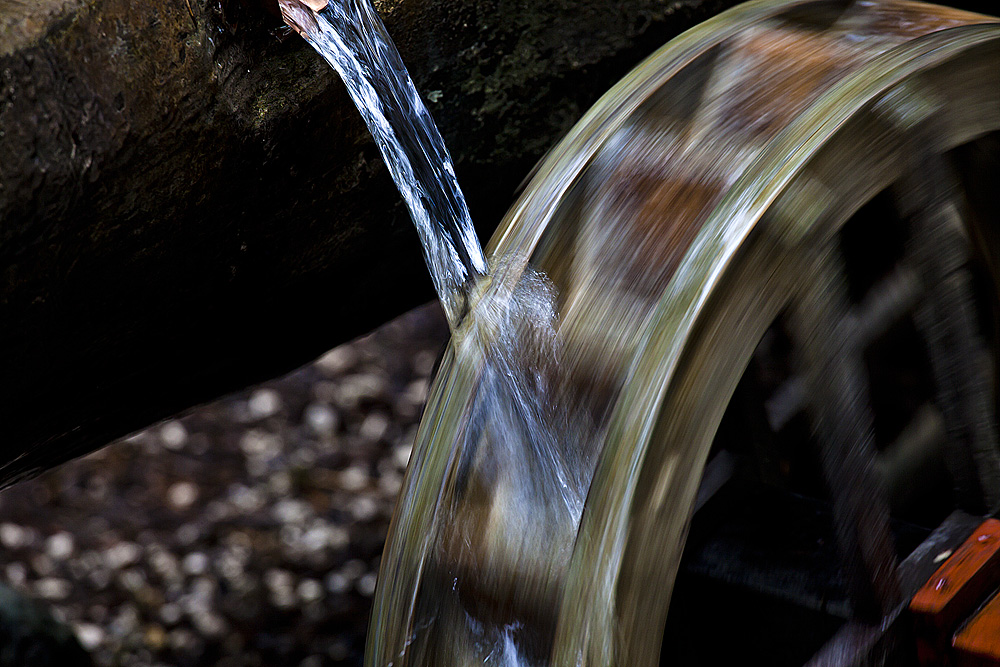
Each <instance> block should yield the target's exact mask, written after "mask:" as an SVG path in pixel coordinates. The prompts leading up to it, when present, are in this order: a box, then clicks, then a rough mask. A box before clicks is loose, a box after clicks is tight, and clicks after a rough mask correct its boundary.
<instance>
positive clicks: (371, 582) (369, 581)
mask: <svg viewBox="0 0 1000 667" xmlns="http://www.w3.org/2000/svg"><path fill="white" fill-rule="evenodd" d="M376 578H377V577H376V575H375V573H374V572H369V573H368V574H366V575H364V576H362V577H361V578H360V579H358V592H359V593H361V594H362V595H364V596H365V597H366V598H370V597H371V596H372V595H374V594H375V581H376Z"/></svg>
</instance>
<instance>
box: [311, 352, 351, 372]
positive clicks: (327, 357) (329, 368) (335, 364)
mask: <svg viewBox="0 0 1000 667" xmlns="http://www.w3.org/2000/svg"><path fill="white" fill-rule="evenodd" d="M357 360H358V355H357V353H356V352H355V351H354V349H353V348H351V347H350V346H349V345H343V346H341V347H338V348H335V349H333V350H330V351H329V352H327V353H326V354H324V355H323V356H322V357H320V358H319V359H317V360H316V366H317V367H318V368H319V369H320V370H322V371H324V372H325V373H327V374H328V375H340V374H341V373H344V372H345V371H348V370H351V368H353V367H354V364H356V363H357Z"/></svg>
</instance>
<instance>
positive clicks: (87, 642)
mask: <svg viewBox="0 0 1000 667" xmlns="http://www.w3.org/2000/svg"><path fill="white" fill-rule="evenodd" d="M74 630H75V631H76V638H77V639H78V640H80V645H81V646H83V648H85V649H87V650H88V651H93V650H94V649H96V648H97V647H98V646H100V645H101V643H102V642H103V641H104V630H102V629H101V628H100V626H97V625H94V624H93V623H78V624H77V625H76V626H75V627H74Z"/></svg>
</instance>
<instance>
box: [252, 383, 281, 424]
mask: <svg viewBox="0 0 1000 667" xmlns="http://www.w3.org/2000/svg"><path fill="white" fill-rule="evenodd" d="M279 410H281V397H280V396H278V392H276V391H274V390H273V389H268V388H263V389H257V390H256V391H254V392H253V393H252V394H250V399H249V400H248V401H247V411H248V412H249V413H250V416H251V417H252V418H253V419H266V418H267V417H270V416H272V415H274V414H276V413H277V412H278V411H279Z"/></svg>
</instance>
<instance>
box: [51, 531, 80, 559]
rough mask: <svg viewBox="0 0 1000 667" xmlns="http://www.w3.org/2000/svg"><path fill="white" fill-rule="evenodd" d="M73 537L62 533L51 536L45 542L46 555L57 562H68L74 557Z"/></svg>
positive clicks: (64, 532)
mask: <svg viewBox="0 0 1000 667" xmlns="http://www.w3.org/2000/svg"><path fill="white" fill-rule="evenodd" d="M73 547H74V541H73V536H72V535H70V534H69V533H67V532H66V531H62V532H59V533H56V534H55V535H50V536H49V538H48V539H47V540H45V553H47V554H48V555H49V556H50V557H51V558H54V559H56V560H66V559H67V558H69V557H70V556H72V555H73Z"/></svg>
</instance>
